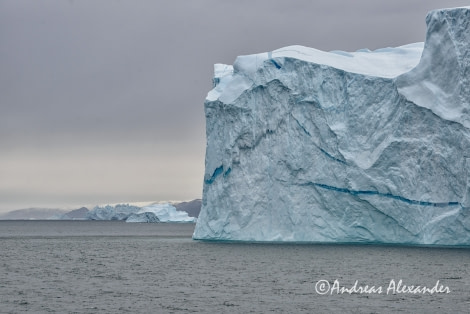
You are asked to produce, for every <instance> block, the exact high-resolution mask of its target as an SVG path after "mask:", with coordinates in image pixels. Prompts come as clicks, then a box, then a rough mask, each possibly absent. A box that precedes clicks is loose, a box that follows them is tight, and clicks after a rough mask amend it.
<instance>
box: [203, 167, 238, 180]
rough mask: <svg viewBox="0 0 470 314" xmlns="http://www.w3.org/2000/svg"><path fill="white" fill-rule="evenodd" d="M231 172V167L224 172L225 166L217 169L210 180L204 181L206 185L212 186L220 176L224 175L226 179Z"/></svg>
mask: <svg viewBox="0 0 470 314" xmlns="http://www.w3.org/2000/svg"><path fill="white" fill-rule="evenodd" d="M230 172H232V168H230V167H229V168H228V169H227V170H225V172H224V166H223V165H222V166H220V167H218V168H216V169H215V170H214V172H213V173H212V176H211V177H210V178H209V179H206V180H204V182H205V183H206V184H212V183H214V181H215V179H217V177H218V176H219V175H220V174H222V173H223V174H224V178H226V177H227V176H228V175H229V174H230Z"/></svg>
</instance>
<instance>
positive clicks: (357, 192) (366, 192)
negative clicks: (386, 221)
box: [301, 182, 461, 207]
mask: <svg viewBox="0 0 470 314" xmlns="http://www.w3.org/2000/svg"><path fill="white" fill-rule="evenodd" d="M301 185H303V186H316V187H319V188H322V189H326V190H330V191H336V192H340V193H347V194H351V195H377V196H381V197H387V198H392V199H396V200H398V201H401V202H405V203H408V204H411V205H420V206H433V207H447V206H458V205H461V204H460V203H459V202H439V203H437V202H427V201H417V200H412V199H408V198H406V197H403V196H400V195H394V194H391V193H381V192H378V191H372V190H351V189H346V188H338V187H335V186H331V185H326V184H322V183H316V182H307V183H303V184H301Z"/></svg>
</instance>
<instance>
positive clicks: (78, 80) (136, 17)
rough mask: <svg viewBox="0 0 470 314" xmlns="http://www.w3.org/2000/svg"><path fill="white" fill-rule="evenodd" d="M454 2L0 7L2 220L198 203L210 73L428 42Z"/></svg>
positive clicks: (14, 0) (15, 2) (119, 1)
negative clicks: (433, 25)
mask: <svg viewBox="0 0 470 314" xmlns="http://www.w3.org/2000/svg"><path fill="white" fill-rule="evenodd" d="M464 5H468V1H457V0H456V1H452V0H427V1H421V0H419V1H418V0H416V1H415V0H394V1H377V0H356V1H350V0H315V1H313V0H312V1H287V0H286V1H278V0H263V1H256V0H250V1H249V0H238V1H235V0H234V1H228V0H226V1H224V0H218V1H217V0H187V1H182V0H158V1H154V0H149V1H130V0H129V1H124V0H114V1H112V0H109V1H104V0H103V1H92V0H89V1H87V0H69V1H65V0H50V1H47V0H42V1H37V0H29V1H23V0H0V212H2V211H8V210H13V209H18V208H26V207H51V208H54V207H63V208H74V207H76V206H81V205H95V204H105V203H117V202H135V201H163V200H188V199H194V198H200V197H201V196H202V182H203V172H204V153H205V121H204V111H203V103H204V98H205V96H206V94H207V92H208V91H209V90H210V88H211V78H212V71H213V64H214V63H228V64H232V63H233V61H234V59H235V57H236V56H237V55H243V54H252V53H258V52H265V51H270V50H274V49H277V48H280V47H283V46H287V45H294V44H298V45H304V46H309V47H314V48H317V49H321V50H327V51H328V50H346V51H355V50H357V49H361V48H369V49H377V48H383V47H388V46H400V45H404V44H408V43H412V42H419V41H424V39H425V16H426V13H427V12H428V11H429V10H432V9H436V8H442V7H454V6H464Z"/></svg>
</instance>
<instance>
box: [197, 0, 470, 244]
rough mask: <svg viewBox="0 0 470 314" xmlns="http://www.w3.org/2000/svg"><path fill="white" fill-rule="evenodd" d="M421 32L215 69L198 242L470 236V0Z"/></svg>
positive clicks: (448, 240) (411, 240)
mask: <svg viewBox="0 0 470 314" xmlns="http://www.w3.org/2000/svg"><path fill="white" fill-rule="evenodd" d="M426 23H427V35H426V42H425V43H424V44H423V43H417V44H410V45H406V46H402V47H397V48H385V49H379V50H375V51H369V50H360V51H357V52H353V53H349V52H342V51H333V52H323V51H319V50H315V49H311V48H306V47H301V46H291V47H286V48H282V49H278V50H275V51H272V52H268V53H260V54H255V55H249V56H240V57H238V58H237V59H236V60H235V63H234V65H233V67H232V66H230V65H222V64H217V65H215V75H214V80H213V83H214V88H213V89H212V90H211V91H210V92H209V94H208V95H207V99H206V101H205V115H206V125H207V129H206V135H207V147H206V161H205V175H204V190H203V204H202V209H201V213H200V216H199V219H198V222H197V225H196V229H195V231H194V235H193V238H194V239H203V240H231V241H292V242H335V243H339V242H368V243H401V244H426V245H427V244H436V245H470V82H469V80H470V7H464V8H454V9H442V10H436V11H432V12H430V13H429V14H428V16H427V18H426Z"/></svg>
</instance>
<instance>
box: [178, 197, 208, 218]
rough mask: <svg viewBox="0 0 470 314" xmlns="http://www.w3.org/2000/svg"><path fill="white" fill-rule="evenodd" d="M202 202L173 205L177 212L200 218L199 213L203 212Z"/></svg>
mask: <svg viewBox="0 0 470 314" xmlns="http://www.w3.org/2000/svg"><path fill="white" fill-rule="evenodd" d="M201 205H202V200H201V199H195V200H192V201H189V202H182V203H176V204H173V206H175V207H176V210H179V211H184V212H187V213H188V216H189V217H196V218H197V217H199V212H200V211H201Z"/></svg>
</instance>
